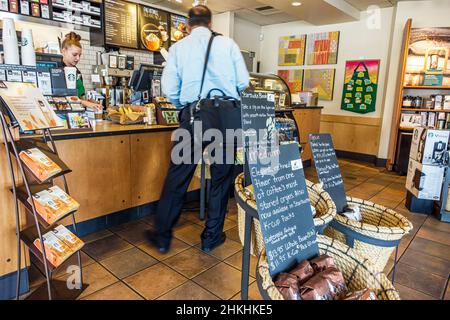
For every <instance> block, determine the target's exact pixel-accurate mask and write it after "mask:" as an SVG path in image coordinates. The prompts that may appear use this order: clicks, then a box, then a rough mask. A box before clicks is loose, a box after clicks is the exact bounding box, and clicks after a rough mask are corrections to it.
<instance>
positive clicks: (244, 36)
mask: <svg viewBox="0 0 450 320" xmlns="http://www.w3.org/2000/svg"><path fill="white" fill-rule="evenodd" d="M261 30H262V28H261V26H260V25H257V24H254V23H252V22H249V21H246V20H242V19H239V18H237V17H235V18H234V37H233V38H234V41H236V43H237V44H238V45H239V47H240V48H241V50H247V51H253V52H255V60H254V69H253V70H255V71H256V63H257V61H259V59H260V50H261V47H260V46H261V43H260V42H261V41H260V40H259V36H260V34H261Z"/></svg>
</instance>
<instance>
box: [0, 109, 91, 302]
mask: <svg viewBox="0 0 450 320" xmlns="http://www.w3.org/2000/svg"><path fill="white" fill-rule="evenodd" d="M6 110H7V109H6V107H5V106H4V105H0V119H1V124H2V133H3V138H4V140H3V143H4V144H5V149H6V157H7V160H8V169H9V172H10V174H11V181H12V188H11V192H12V194H13V197H14V207H15V215H16V235H17V254H18V259H17V286H16V299H19V292H20V291H19V290H20V276H21V273H20V268H21V262H22V253H21V242H23V243H24V244H25V245H26V246H27V247H28V249H29V251H30V252H31V254H33V255H34V256H35V257H36V258H37V260H38V261H39V262H40V263H41V264H42V266H43V267H44V272H43V273H44V276H45V278H46V283H47V292H48V299H49V300H52V299H53V298H54V297H53V295H52V276H53V274H54V273H55V271H56V270H57V269H58V268H59V267H60V266H61V265H63V264H64V263H61V265H60V266H58V267H54V266H53V265H52V264H51V263H50V262H49V261H48V260H47V258H46V253H45V246H44V240H43V234H45V233H46V232H48V231H50V230H52V229H54V228H55V227H57V226H58V221H61V220H62V219H65V218H67V217H69V216H71V217H72V227H73V231H74V233H75V235H76V233H77V230H76V220H75V213H76V211H72V212H69V213H67V214H66V215H64V216H62V217H60V218H59V219H58V220H57V221H55V222H54V223H53V224H49V223H47V222H46V221H45V219H43V218H42V217H41V215H39V214H38V212H37V210H36V207H35V204H34V201H29V200H30V199H33V198H32V196H33V195H34V194H36V193H37V192H40V191H43V190H45V189H48V188H49V187H52V186H53V180H54V179H55V178H57V177H61V178H62V180H63V184H64V191H65V192H66V193H67V194H69V195H70V193H69V188H68V185H67V180H66V177H65V175H66V174H68V173H70V172H71V170H70V169H69V168H68V167H67V166H66V165H65V164H64V162H63V161H62V160H61V159H60V158H59V156H58V152H57V149H56V144H55V142H54V140H53V137H52V134H51V131H50V129H44V130H42V131H43V133H42V135H41V137H40V138H34V139H26V140H20V139H19V140H18V139H15V135H14V131H15V130H16V131H17V129H18V125H17V124H13V123H11V122H10V121H9V119H10V118H9V115H8V114H7V111H6ZM29 148H38V149H40V151H42V152H43V153H44V154H45V155H46V156H48V157H49V158H50V159H51V160H52V161H54V162H55V163H56V164H57V165H58V166H59V167H60V168H61V169H62V170H61V172H60V173H58V174H57V175H54V176H52V177H51V178H49V179H48V180H47V181H44V182H39V181H38V179H37V178H36V177H34V175H33V173H32V172H31V171H30V170H29V169H28V167H26V166H25V165H24V164H23V163H22V161H21V159H20V157H19V153H20V152H21V151H23V150H27V149H29ZM14 162H15V163H16V164H14ZM16 165H17V166H16ZM15 167H17V168H18V171H19V173H18V174H17V173H16V172H17V171H15V170H14V168H15ZM19 202H20V203H21V204H23V206H24V207H25V212H26V214H27V215H28V216H29V217H31V218H32V221H33V224H32V226H30V227H27V228H24V229H22V227H21V221H20V218H21V216H20V209H19ZM5 214H7V213H6V212H5ZM35 239H39V240H40V242H41V250H39V249H38V248H36V246H35V245H34V243H33V242H34V240H35ZM75 254H77V256H78V267H79V270H80V273H79V274H80V284H81V287H80V289H79V290H80V293H81V290H82V289H83V288H84V286H83V276H82V264H81V252H80V250H78V251H76V252H74V253H72V255H71V257H72V256H73V255H75ZM69 258H70V257H69ZM66 260H67V259H66Z"/></svg>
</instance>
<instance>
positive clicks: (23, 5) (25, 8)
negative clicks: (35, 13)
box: [20, 0, 30, 16]
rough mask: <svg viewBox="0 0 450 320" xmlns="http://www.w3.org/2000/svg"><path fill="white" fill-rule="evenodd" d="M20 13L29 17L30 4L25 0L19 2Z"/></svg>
mask: <svg viewBox="0 0 450 320" xmlns="http://www.w3.org/2000/svg"><path fill="white" fill-rule="evenodd" d="M20 13H21V14H24V15H27V16H29V15H30V3H29V2H28V1H27V0H20Z"/></svg>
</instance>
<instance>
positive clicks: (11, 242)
mask: <svg viewBox="0 0 450 320" xmlns="http://www.w3.org/2000/svg"><path fill="white" fill-rule="evenodd" d="M15 170H16V179H18V175H17V173H18V170H17V168H15ZM18 181H20V180H18ZM11 187H12V181H11V175H10V173H9V169H8V160H7V157H6V150H5V145H4V144H3V143H0V277H1V276H3V275H6V274H9V273H11V272H15V271H17V258H18V257H17V236H16V215H15V211H14V201H13V200H14V199H13V194H12V193H11V191H10V188H11ZM21 224H22V226H25V225H26V217H25V215H24V214H23V212H22V214H21ZM21 265H22V266H21V268H24V267H25V266H27V265H29V257H28V255H27V254H26V250H25V246H24V245H22V264H21Z"/></svg>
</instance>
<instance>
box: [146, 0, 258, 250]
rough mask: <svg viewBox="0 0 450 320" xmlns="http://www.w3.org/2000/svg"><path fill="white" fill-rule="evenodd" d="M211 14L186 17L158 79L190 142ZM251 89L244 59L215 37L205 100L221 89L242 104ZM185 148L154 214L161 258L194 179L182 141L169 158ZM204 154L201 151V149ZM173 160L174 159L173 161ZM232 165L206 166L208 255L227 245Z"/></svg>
mask: <svg viewBox="0 0 450 320" xmlns="http://www.w3.org/2000/svg"><path fill="white" fill-rule="evenodd" d="M211 18H212V14H211V11H210V10H209V9H208V8H207V7H206V6H196V7H194V8H192V9H191V10H190V11H189V23H188V31H189V33H190V35H189V36H187V37H186V38H184V39H183V40H181V41H179V42H178V43H176V44H175V45H173V46H172V47H171V48H170V53H169V58H168V61H167V65H166V67H165V68H164V72H163V76H162V89H163V92H164V93H165V94H166V96H167V98H168V99H169V100H170V101H171V102H172V103H173V104H174V105H175V106H176V107H177V108H180V109H181V111H180V115H179V119H180V129H181V130H186V132H189V133H190V136H191V137H192V133H193V128H192V122H191V110H190V108H189V105H190V104H192V103H193V102H195V101H197V100H198V99H199V91H200V88H201V82H202V75H203V69H204V65H205V56H206V52H207V47H208V43H209V42H210V39H211V35H212V31H211ZM248 85H249V74H248V71H247V67H246V65H245V62H244V58H243V57H242V54H241V52H240V50H239V47H238V46H237V44H236V43H235V42H234V41H233V40H231V39H229V38H227V37H224V36H216V37H214V40H213V42H212V46H211V51H210V54H209V61H208V64H207V69H206V74H205V78H204V82H203V87H202V91H201V94H200V96H201V98H205V97H206V95H207V93H208V92H209V91H210V90H211V89H220V90H222V91H223V92H224V94H225V95H226V96H229V97H232V98H235V99H237V100H239V99H240V93H241V92H242V91H243V90H245V89H246V88H247V87H248ZM185 145H189V146H190V147H191V148H190V149H189V150H190V151H189V152H188V154H187V156H188V157H189V156H190V159H191V160H192V161H189V163H181V164H179V163H178V164H177V163H174V159H173V158H171V163H170V167H169V171H168V174H167V177H166V181H165V183H164V188H163V191H162V195H161V199H160V201H159V204H158V208H157V211H156V225H155V227H156V230H155V232H154V233H152V234H151V237H150V240H151V242H152V243H153V244H154V245H155V246H156V247H157V248H158V250H159V251H160V252H162V253H165V252H167V251H168V250H169V248H170V243H171V240H172V229H173V227H174V225H175V224H176V223H177V221H178V218H179V217H180V213H181V209H182V207H183V202H184V197H185V195H186V192H187V189H188V187H189V184H190V182H191V179H192V177H193V175H194V172H195V169H196V166H197V163H198V162H197V161H196V160H195V156H194V153H195V151H194V150H193V149H195V148H194V142H193V139H189V141H188V142H186V141H184V140H181V141H179V142H176V143H175V144H174V146H173V149H172V150H173V153H174V150H175V148H177V149H176V150H179V149H180V146H185ZM200 147H201V148H204V145H201V146H200ZM202 150H203V149H202ZM172 156H173V155H172ZM233 167H234V164H232V163H231V164H229V163H228V164H227V163H224V164H217V163H213V164H211V166H210V170H211V191H210V195H209V202H208V216H207V221H206V223H205V229H204V230H203V233H202V235H201V240H202V250H204V251H206V252H209V251H211V250H212V249H214V248H215V247H217V246H219V245H220V244H222V243H223V242H224V241H225V233H224V232H223V225H224V219H225V214H226V210H227V204H228V198H229V191H230V187H231V183H232V180H233Z"/></svg>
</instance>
